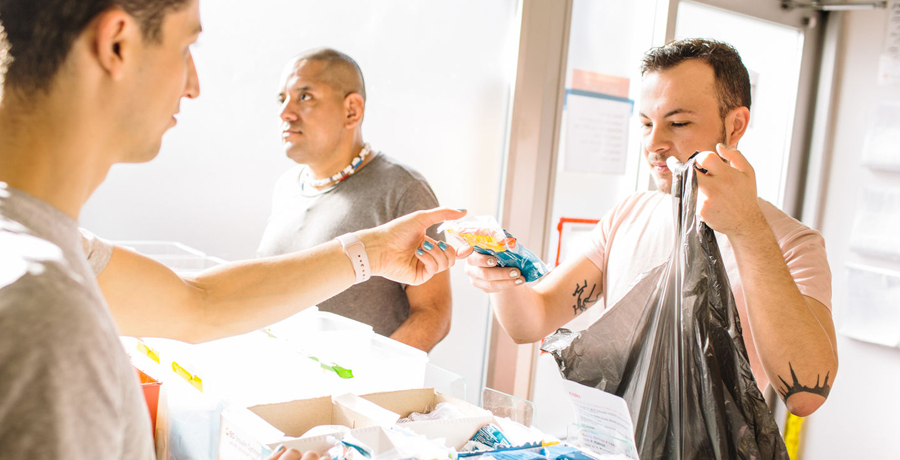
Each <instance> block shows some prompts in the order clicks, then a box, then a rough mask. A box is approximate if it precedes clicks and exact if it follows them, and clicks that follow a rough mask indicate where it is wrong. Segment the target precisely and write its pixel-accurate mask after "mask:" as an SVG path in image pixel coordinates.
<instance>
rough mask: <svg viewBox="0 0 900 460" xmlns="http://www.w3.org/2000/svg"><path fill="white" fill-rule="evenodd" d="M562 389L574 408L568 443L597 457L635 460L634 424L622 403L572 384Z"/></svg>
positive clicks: (614, 397) (593, 389) (588, 388)
mask: <svg viewBox="0 0 900 460" xmlns="http://www.w3.org/2000/svg"><path fill="white" fill-rule="evenodd" d="M563 385H564V388H565V390H566V393H567V394H568V396H569V401H571V402H572V405H573V406H574V407H575V426H573V427H570V430H569V439H568V441H569V442H570V443H574V444H576V445H580V447H582V448H584V449H587V450H590V451H592V452H594V453H596V454H600V455H624V456H626V457H628V458H631V459H634V460H638V455H637V448H636V446H635V442H634V422H633V421H632V420H631V413H630V412H629V411H628V404H627V403H626V402H625V400H624V399H622V398H620V397H618V396H616V395H613V394H610V393H607V392H605V391H601V390H598V389H596V388H592V387H588V386H585V385H582V384H580V383H575V382H573V381H571V380H563ZM573 441H574V442H573Z"/></svg>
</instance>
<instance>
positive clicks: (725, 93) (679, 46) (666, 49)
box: [641, 38, 750, 118]
mask: <svg viewBox="0 0 900 460" xmlns="http://www.w3.org/2000/svg"><path fill="white" fill-rule="evenodd" d="M689 59H699V60H701V61H703V62H705V63H707V64H709V65H710V67H712V68H713V72H715V76H716V89H717V92H718V96H719V115H721V116H722V118H725V115H726V114H728V112H729V111H731V110H732V109H735V108H737V107H747V108H748V109H749V108H750V74H749V72H747V67H745V66H744V63H743V61H741V55H740V54H738V52H737V50H736V49H734V47H733V46H731V45H729V44H728V43H723V42H720V41H716V40H709V39H704V38H685V39H682V40H675V41H672V42H669V43H667V44H666V45H664V46H660V47H657V48H651V49H650V50H649V51H647V53H646V54H644V59H643V60H642V62H641V75H642V76H643V75H647V74H648V73H651V72H660V71H663V70H666V69H671V68H672V67H675V66H677V65H678V64H681V63H682V62H684V61H687V60H689Z"/></svg>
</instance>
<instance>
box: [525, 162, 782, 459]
mask: <svg viewBox="0 0 900 460" xmlns="http://www.w3.org/2000/svg"><path fill="white" fill-rule="evenodd" d="M670 168H672V164H671V163H670ZM672 169H673V174H674V175H675V177H674V180H673V183H672V198H673V200H675V206H674V208H675V219H674V222H675V230H676V231H675V238H676V241H675V247H674V249H673V251H672V255H671V256H670V258H669V260H668V262H666V263H665V264H662V265H660V266H658V267H656V268H653V269H652V270H650V271H649V272H646V273H644V274H642V275H640V276H639V277H638V279H637V280H636V281H635V282H634V284H633V285H632V288H631V290H630V291H629V292H628V293H627V294H626V295H625V296H624V297H623V298H622V300H620V301H619V302H618V303H616V304H615V305H613V306H611V307H610V308H609V310H608V311H607V312H605V314H604V315H603V316H601V317H600V319H598V320H597V321H596V322H595V323H594V324H593V325H591V326H590V327H589V328H588V329H586V330H584V331H582V332H572V331H570V330H567V329H560V330H558V331H557V332H555V333H554V334H552V335H550V336H549V337H547V338H546V339H545V340H544V344H543V346H542V348H541V349H542V350H544V351H546V352H549V353H551V354H552V355H553V356H554V357H555V358H556V362H557V364H558V365H559V368H560V372H561V373H562V375H563V377H565V378H566V379H568V380H572V381H575V382H578V383H581V384H583V385H588V386H592V387H595V388H598V389H600V390H603V391H606V392H608V393H613V394H615V395H618V396H621V397H622V398H624V399H625V400H626V401H627V402H628V406H629V411H630V412H631V417H632V419H633V421H634V427H635V442H636V444H637V448H638V452H639V454H640V456H641V458H643V459H659V458H665V459H679V460H680V459H700V458H702V459H784V460H788V454H787V451H786V449H785V445H784V440H783V439H782V438H781V435H780V434H779V432H778V426H777V425H776V424H775V420H774V418H773V417H772V414H771V412H770V411H769V408H768V406H767V405H766V403H765V400H764V399H763V396H762V393H761V392H760V391H759V388H758V386H757V384H756V381H755V380H754V378H753V374H752V372H751V370H750V363H749V360H748V358H747V350H746V348H745V346H744V339H743V336H742V334H741V323H740V319H739V317H738V312H737V307H736V306H735V303H734V296H733V294H732V291H731V286H730V284H729V282H728V276H727V274H726V273H725V267H724V265H723V264H722V259H721V256H720V253H719V247H718V245H717V243H716V237H715V233H714V232H713V230H712V229H710V228H709V227H708V226H707V225H706V224H705V223H702V222H701V221H700V220H699V219H698V218H697V216H696V205H697V177H696V171H695V167H694V160H693V159H691V160H688V162H687V163H685V164H684V165H681V164H678V163H677V162H676V167H675V168H672Z"/></svg>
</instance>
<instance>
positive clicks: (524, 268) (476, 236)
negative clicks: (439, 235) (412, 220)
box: [438, 216, 550, 283]
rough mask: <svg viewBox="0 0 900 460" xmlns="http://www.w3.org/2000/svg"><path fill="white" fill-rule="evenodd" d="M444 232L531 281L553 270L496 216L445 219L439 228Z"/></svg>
mask: <svg viewBox="0 0 900 460" xmlns="http://www.w3.org/2000/svg"><path fill="white" fill-rule="evenodd" d="M444 231H446V232H447V234H449V235H452V236H453V237H455V238H457V239H459V240H461V241H464V242H465V243H466V244H468V245H469V246H472V247H473V248H474V249H475V251H476V252H478V253H479V254H486V255H490V256H494V257H495V258H496V259H497V266H498V267H515V268H518V269H519V271H520V272H521V273H522V276H523V277H525V281H527V282H529V283H530V282H532V281H537V280H538V279H539V278H540V277H542V276H544V275H546V274H547V273H548V272H549V271H550V269H549V268H547V266H546V265H544V262H542V261H541V259H540V258H539V257H538V256H536V255H534V253H533V252H531V251H529V250H528V249H527V248H525V247H524V246H522V245H521V244H518V242H517V241H516V239H515V237H513V236H512V235H510V234H509V232H507V231H506V230H505V229H503V227H501V226H500V224H499V223H497V220H496V219H494V218H493V217H490V216H479V217H474V216H472V217H464V218H462V219H460V220H454V221H448V222H444V223H443V224H441V226H440V227H438V232H444Z"/></svg>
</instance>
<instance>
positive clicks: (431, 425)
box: [360, 388, 494, 449]
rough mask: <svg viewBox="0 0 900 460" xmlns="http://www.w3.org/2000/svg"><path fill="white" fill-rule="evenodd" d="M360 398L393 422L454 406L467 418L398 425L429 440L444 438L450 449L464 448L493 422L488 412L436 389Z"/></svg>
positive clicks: (374, 394) (384, 393)
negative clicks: (390, 414)
mask: <svg viewBox="0 0 900 460" xmlns="http://www.w3.org/2000/svg"><path fill="white" fill-rule="evenodd" d="M360 398H362V399H365V400H367V401H371V402H373V403H375V404H377V405H378V406H380V407H382V408H384V409H387V410H388V411H391V412H393V413H394V414H396V416H395V417H394V419H393V422H394V423H396V422H397V420H399V419H401V418H405V417H408V416H409V414H411V413H413V412H419V413H426V412H430V411H432V410H434V408H435V406H437V405H438V404H440V403H443V402H446V403H450V404H452V405H453V406H455V407H456V408H457V409H459V410H460V412H462V413H463V414H465V417H463V418H457V419H447V420H430V421H419V422H407V423H403V424H400V425H399V426H401V427H403V428H406V429H408V430H410V431H413V432H415V433H418V434H421V435H423V436H425V437H427V438H428V439H432V440H438V439H443V440H444V443H445V445H446V446H447V447H453V448H455V449H461V448H462V447H463V446H464V445H465V444H466V442H468V441H469V439H471V438H472V436H473V435H474V434H475V432H476V431H478V429H479V428H481V427H483V426H484V425H487V424H488V423H494V417H493V415H492V414H491V413H490V412H489V411H487V410H484V409H482V408H480V407H478V406H475V405H472V404H469V403H468V402H466V401H463V400H461V399H457V398H453V397H451V396H447V395H445V394H443V393H441V392H439V391H435V390H434V389H433V388H421V389H415V390H400V391H389V392H383V393H373V394H368V395H363V396H360ZM379 418H380V417H379Z"/></svg>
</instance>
